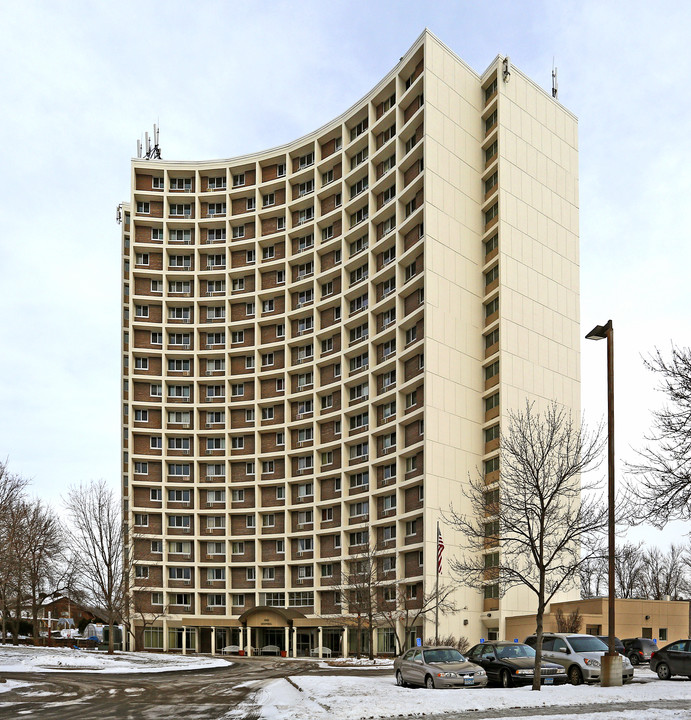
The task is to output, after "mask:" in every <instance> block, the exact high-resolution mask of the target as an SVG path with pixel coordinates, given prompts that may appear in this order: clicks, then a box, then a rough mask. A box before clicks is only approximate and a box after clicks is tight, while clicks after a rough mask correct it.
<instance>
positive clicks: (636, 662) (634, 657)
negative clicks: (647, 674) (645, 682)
mask: <svg viewBox="0 0 691 720" xmlns="http://www.w3.org/2000/svg"><path fill="white" fill-rule="evenodd" d="M629 660H630V661H631V664H632V665H640V664H641V661H640V658H639V657H638V653H631V655H629Z"/></svg>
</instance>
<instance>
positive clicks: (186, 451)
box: [182, 450, 190, 455]
mask: <svg viewBox="0 0 691 720" xmlns="http://www.w3.org/2000/svg"><path fill="white" fill-rule="evenodd" d="M182 454H183V455H189V454H190V451H189V450H183V451H182Z"/></svg>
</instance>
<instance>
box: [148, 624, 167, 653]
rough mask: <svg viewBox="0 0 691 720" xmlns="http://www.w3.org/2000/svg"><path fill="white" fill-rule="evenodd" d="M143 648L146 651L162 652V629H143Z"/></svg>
mask: <svg viewBox="0 0 691 720" xmlns="http://www.w3.org/2000/svg"><path fill="white" fill-rule="evenodd" d="M144 648H145V649H146V650H163V628H161V627H149V628H144Z"/></svg>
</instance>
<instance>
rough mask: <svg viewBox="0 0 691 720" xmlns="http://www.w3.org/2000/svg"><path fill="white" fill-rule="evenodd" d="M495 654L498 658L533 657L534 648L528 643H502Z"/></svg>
mask: <svg viewBox="0 0 691 720" xmlns="http://www.w3.org/2000/svg"><path fill="white" fill-rule="evenodd" d="M497 656H498V657H500V658H519V657H520V658H526V657H528V658H534V657H535V650H534V649H533V648H531V647H530V645H521V644H519V643H515V644H513V645H502V646H500V647H498V648H497Z"/></svg>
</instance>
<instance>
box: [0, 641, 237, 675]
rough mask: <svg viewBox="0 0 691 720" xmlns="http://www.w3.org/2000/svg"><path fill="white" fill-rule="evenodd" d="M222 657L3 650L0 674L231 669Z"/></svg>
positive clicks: (61, 649)
mask: <svg viewBox="0 0 691 720" xmlns="http://www.w3.org/2000/svg"><path fill="white" fill-rule="evenodd" d="M232 664H233V663H231V662H229V661H228V660H225V659H222V658H213V657H200V656H196V655H171V654H165V653H133V652H116V653H115V654H114V655H108V654H107V653H105V652H102V651H98V650H81V649H80V650H75V649H73V648H43V647H33V646H22V645H20V646H4V647H0V672H5V673H8V672H17V673H21V672H40V673H51V672H64V671H66V670H67V671H70V670H72V671H76V672H90V673H103V674H111V673H116V674H119V673H143V672H145V673H159V672H170V671H173V670H208V669H209V668H216V667H229V666H230V665H232Z"/></svg>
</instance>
